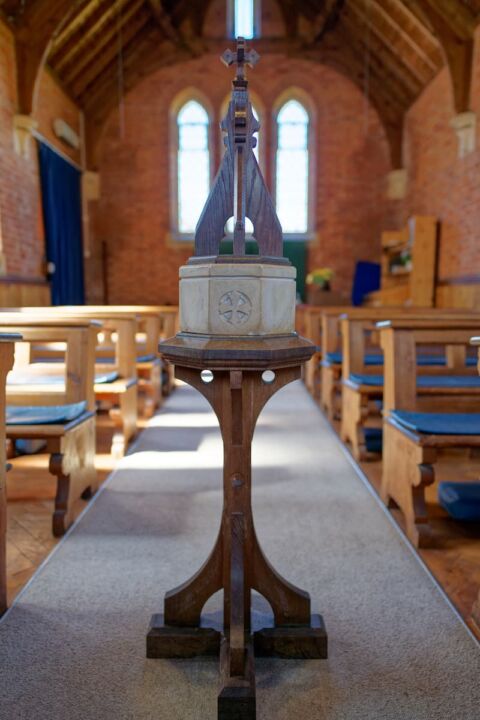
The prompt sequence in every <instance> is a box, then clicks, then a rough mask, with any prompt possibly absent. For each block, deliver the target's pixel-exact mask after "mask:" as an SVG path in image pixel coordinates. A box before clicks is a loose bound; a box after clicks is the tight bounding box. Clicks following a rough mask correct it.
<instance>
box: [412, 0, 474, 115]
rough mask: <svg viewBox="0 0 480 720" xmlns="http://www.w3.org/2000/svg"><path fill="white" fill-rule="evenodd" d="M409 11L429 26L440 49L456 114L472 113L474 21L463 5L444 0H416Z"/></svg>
mask: <svg viewBox="0 0 480 720" xmlns="http://www.w3.org/2000/svg"><path fill="white" fill-rule="evenodd" d="M409 4H410V3H409ZM412 9H413V10H415V9H416V10H417V15H418V16H419V18H420V19H422V16H423V21H425V20H426V21H427V23H429V24H430V25H431V27H432V29H433V31H434V33H435V35H436V36H437V38H438V40H439V42H440V44H441V46H442V49H443V52H444V55H445V59H446V63H447V67H448V69H449V72H450V79H451V83H452V92H453V102H454V108H455V111H456V112H457V113H462V112H466V111H468V110H471V105H470V103H471V85H472V69H473V52H474V31H475V26H476V24H477V22H476V20H475V18H474V17H473V15H471V14H470V12H469V10H468V9H467V8H466V7H465V6H462V5H461V4H460V3H458V2H455V3H452V2H447V1H446V0H415V5H413V7H412Z"/></svg>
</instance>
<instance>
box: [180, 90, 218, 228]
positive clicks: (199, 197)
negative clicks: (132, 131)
mask: <svg viewBox="0 0 480 720" xmlns="http://www.w3.org/2000/svg"><path fill="white" fill-rule="evenodd" d="M208 125H209V118H208V114H207V111H206V110H205V108H204V107H203V106H202V105H200V103H199V102H197V101H196V100H189V101H188V102H187V103H185V105H183V106H182V108H181V109H180V110H179V112H178V115H177V128H178V150H177V218H178V232H179V233H180V234H188V235H190V234H192V233H193V232H194V231H195V226H196V224H197V222H198V219H199V217H200V213H201V212H202V210H203V206H204V205H205V201H206V199H207V197H208V192H209V190H210V151H209V143H208Z"/></svg>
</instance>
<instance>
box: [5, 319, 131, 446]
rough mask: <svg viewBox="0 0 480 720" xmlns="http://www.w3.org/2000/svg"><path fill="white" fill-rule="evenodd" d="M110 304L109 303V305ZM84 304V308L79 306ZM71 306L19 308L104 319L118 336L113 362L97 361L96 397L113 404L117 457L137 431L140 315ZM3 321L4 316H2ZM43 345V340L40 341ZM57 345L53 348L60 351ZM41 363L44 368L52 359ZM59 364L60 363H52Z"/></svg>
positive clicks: (105, 327)
mask: <svg viewBox="0 0 480 720" xmlns="http://www.w3.org/2000/svg"><path fill="white" fill-rule="evenodd" d="M106 307H108V306H106ZM78 308H80V309H78ZM78 308H77V306H71V307H62V308H59V307H52V308H28V309H27V308H19V309H18V312H19V314H20V315H24V314H27V315H32V316H34V317H39V318H43V319H45V320H47V321H48V320H50V319H52V320H53V319H75V320H79V321H85V320H87V321H88V320H91V321H95V320H97V321H99V322H100V323H101V328H100V330H101V332H102V333H107V334H110V336H111V337H114V338H115V358H114V361H113V363H110V362H105V363H102V362H97V363H96V365H95V372H96V377H97V379H96V382H95V384H94V388H95V397H96V399H97V401H98V402H100V403H102V404H104V405H105V404H107V405H109V406H110V407H109V415H110V418H111V420H112V422H113V424H114V426H115V428H116V431H115V433H114V435H113V439H112V445H111V453H112V456H113V457H114V458H117V459H118V458H121V457H123V455H124V454H125V451H126V449H127V447H128V443H129V442H130V440H131V439H132V438H133V437H134V436H135V434H136V432H137V423H138V409H137V387H138V383H137V369H136V342H135V333H136V328H137V318H136V315H135V314H134V313H126V312H123V311H122V312H115V311H114V310H110V309H108V310H102V309H99V308H97V307H95V306H78ZM0 322H1V316H0ZM38 344H39V345H40V344H41V343H38ZM60 350H61V346H60V345H57V347H56V349H54V350H52V352H59V351H60ZM38 364H39V365H40V364H41V365H42V367H43V368H44V369H47V368H48V365H49V363H48V362H45V363H43V362H42V363H38ZM52 365H53V368H55V367H57V368H58V363H57V362H54V363H52Z"/></svg>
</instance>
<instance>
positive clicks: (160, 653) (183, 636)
mask: <svg viewBox="0 0 480 720" xmlns="http://www.w3.org/2000/svg"><path fill="white" fill-rule="evenodd" d="M221 638H222V636H221V633H220V632H219V631H218V630H214V629H213V628H204V627H175V626H173V625H165V623H164V616H163V615H162V614H160V613H158V614H155V615H152V619H151V621H150V628H149V630H148V633H147V658H192V657H197V656H201V655H207V656H208V655H214V656H216V655H218V654H219V652H220V642H221Z"/></svg>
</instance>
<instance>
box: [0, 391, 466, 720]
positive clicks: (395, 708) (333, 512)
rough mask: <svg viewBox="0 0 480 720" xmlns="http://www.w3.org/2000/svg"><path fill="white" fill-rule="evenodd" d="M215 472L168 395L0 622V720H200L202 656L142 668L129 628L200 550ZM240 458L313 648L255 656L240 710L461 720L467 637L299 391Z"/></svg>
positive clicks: (208, 536)
mask: <svg viewBox="0 0 480 720" xmlns="http://www.w3.org/2000/svg"><path fill="white" fill-rule="evenodd" d="M221 462H222V448H221V443H220V438H219V432H218V428H217V423H216V420H215V417H214V416H213V414H212V413H211V412H210V410H209V408H208V406H207V404H206V403H205V401H204V400H203V399H202V398H201V397H200V396H199V395H198V394H197V393H196V392H194V391H193V390H191V389H190V388H188V387H185V386H183V387H180V388H179V389H178V390H177V391H176V392H175V393H174V394H173V395H172V396H171V398H170V399H169V400H168V402H167V403H166V404H165V406H164V408H162V410H161V412H160V413H159V414H158V415H157V416H155V417H154V418H153V419H152V421H151V422H150V426H149V428H148V429H147V430H145V431H144V432H143V433H142V435H141V436H140V438H139V440H138V442H137V444H136V446H135V447H134V450H133V452H132V453H131V454H130V455H129V456H127V457H126V458H125V459H124V460H123V461H122V463H121V464H120V467H119V469H118V470H117V471H116V472H115V473H114V474H113V475H112V476H111V477H110V479H109V481H107V484H106V486H105V487H104V489H103V491H102V492H101V493H100V494H99V496H98V497H97V499H96V500H95V502H93V503H92V504H91V506H90V507H89V509H88V510H87V511H86V512H85V513H84V514H83V516H82V517H81V518H80V520H79V522H78V523H77V524H76V526H75V527H74V528H73V530H72V531H71V532H70V533H69V535H68V536H67V538H66V539H65V540H64V541H63V542H62V543H61V544H60V545H59V546H58V548H57V549H56V551H55V552H54V553H53V554H52V555H51V556H50V558H49V559H48V561H47V562H46V563H45V564H44V565H43V566H42V567H41V568H40V570H39V571H38V572H37V573H36V575H35V576H34V578H33V580H32V581H31V582H30V583H29V585H28V586H27V587H26V588H25V589H24V591H23V592H22V594H21V595H20V597H19V598H18V600H17V602H16V603H15V604H14V606H13V607H12V608H11V610H10V611H9V612H8V614H7V615H6V616H5V617H4V618H3V620H2V622H1V623H0V652H1V657H2V661H1V672H0V718H1V719H2V720H147V719H148V720H194V719H195V720H209V719H210V718H212V719H214V718H216V696H217V690H218V662H217V661H216V660H215V659H197V660H188V661H187V660H182V661H170V660H146V658H145V633H146V630H147V626H148V623H149V620H150V616H151V614H152V613H154V612H158V611H161V610H162V597H163V593H164V592H165V591H166V590H168V589H170V588H171V587H173V586H175V585H176V584H178V583H180V582H182V581H183V580H185V579H186V578H187V577H189V576H190V575H191V574H192V573H193V572H194V571H195V570H197V568H198V567H199V565H200V564H201V563H202V562H203V560H204V559H205V558H206V556H207V553H208V552H209V550H210V548H211V546H212V544H213V541H214V538H215V535H216V532H217V529H218V523H219V516H220V511H221V488H222V471H221ZM253 462H254V468H255V469H254V512H255V519H256V526H257V532H258V535H259V537H260V541H261V543H262V545H263V547H264V549H265V551H266V553H267V556H268V557H269V558H270V560H271V561H272V562H273V564H274V565H275V566H276V568H277V569H278V570H279V571H280V572H281V573H282V574H283V575H284V576H285V577H287V578H288V579H289V580H291V581H292V582H294V583H296V584H297V585H299V586H300V587H303V588H305V589H307V590H308V591H309V592H310V594H311V596H312V609H313V610H314V611H318V612H321V613H323V615H324V618H325V621H326V625H327V629H328V632H329V643H330V657H329V659H328V660H314V661H294V660H273V659H271V660H270V659H268V660H257V661H256V673H257V717H258V718H259V719H261V720H263V719H265V720H266V719H267V718H268V720H287V719H288V720H294V719H295V720H297V719H298V720H300V719H301V720H317V719H318V720H320V719H322V720H323V719H324V718H325V720H327V719H328V720H347V719H348V720H350V719H351V720H353V719H355V720H363V719H365V720H377V719H378V720H390V719H395V720H400V719H402V720H403V719H404V720H437V719H438V720H440V719H443V718H444V719H445V720H452V718H455V719H456V718H458V719H459V720H460V719H461V720H478V718H479V717H480V681H479V678H480V650H479V646H478V644H477V643H476V642H475V641H474V640H473V638H472V637H471V635H470V634H469V633H468V631H467V630H466V628H465V626H464V625H463V623H462V622H461V621H460V619H459V617H458V616H457V615H456V613H455V612H454V611H453V609H452V608H451V607H450V605H449V604H448V603H447V601H446V599H445V598H444V596H443V594H442V593H441V591H440V590H439V589H438V588H437V586H436V585H435V584H434V582H433V580H432V579H431V577H430V576H429V575H428V573H427V572H426V571H425V569H424V568H423V566H422V565H421V564H420V563H419V561H418V560H417V559H416V557H415V556H414V555H413V553H412V552H411V550H410V549H409V548H408V547H407V546H406V544H405V542H404V541H403V539H402V538H401V537H400V535H399V533H398V532H397V530H396V529H395V527H394V526H393V525H392V524H391V522H390V520H389V518H388V517H387V516H386V515H385V513H384V512H383V511H382V509H381V508H380V507H379V505H378V503H377V501H376V499H375V498H374V497H373V496H372V494H371V493H370V492H369V491H368V490H367V488H366V487H365V485H364V484H363V483H362V481H361V480H360V479H359V477H358V476H357V475H356V473H355V471H354V470H353V468H352V466H351V464H350V463H349V461H348V460H347V458H346V456H345V454H344V453H343V451H342V449H341V446H340V444H339V442H338V440H337V439H336V437H335V435H334V434H333V432H332V431H331V429H330V428H329V426H328V424H327V423H326V421H325V420H324V419H323V417H322V415H321V414H320V412H319V411H318V409H317V408H316V406H315V405H314V403H313V401H312V400H311V398H310V397H309V396H308V395H307V393H306V391H305V389H304V388H303V386H302V385H301V384H300V383H295V384H293V385H292V386H290V387H289V388H286V389H284V390H282V391H281V392H280V393H279V394H278V395H277V396H276V397H275V398H274V399H273V400H272V401H271V402H270V404H269V405H268V406H267V408H266V409H265V411H264V413H263V414H262V416H261V418H260V422H259V425H258V428H257V432H256V436H255V441H254V450H253ZM218 608H221V598H220V597H215V598H214V599H213V601H211V602H210V603H209V609H210V610H217V609H218Z"/></svg>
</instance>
